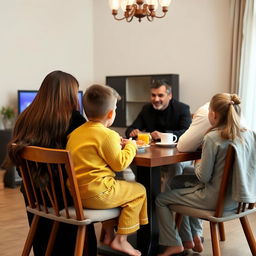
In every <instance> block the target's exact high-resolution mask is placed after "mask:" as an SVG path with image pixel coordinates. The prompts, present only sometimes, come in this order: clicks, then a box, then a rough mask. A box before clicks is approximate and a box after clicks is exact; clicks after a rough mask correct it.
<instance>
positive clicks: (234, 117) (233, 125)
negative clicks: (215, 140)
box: [210, 93, 245, 140]
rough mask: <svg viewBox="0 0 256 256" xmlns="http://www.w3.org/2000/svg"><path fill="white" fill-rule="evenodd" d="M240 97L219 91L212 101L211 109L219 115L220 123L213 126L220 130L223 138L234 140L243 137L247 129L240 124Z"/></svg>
mask: <svg viewBox="0 0 256 256" xmlns="http://www.w3.org/2000/svg"><path fill="white" fill-rule="evenodd" d="M239 104H240V99H239V97H238V96H237V95H236V94H229V93H218V94H216V95H214V96H213V97H212V99H211V102H210V109H211V110H212V111H214V112H216V113H218V115H219V120H218V123H217V124H216V125H215V126H214V127H212V128H211V129H210V130H212V129H214V128H218V129H219V130H220V135H221V137H222V138H223V139H228V140H234V139H235V138H236V137H239V138H241V132H242V131H244V130H245V129H244V128H242V126H241V125H240V112H241V110H240V106H239Z"/></svg>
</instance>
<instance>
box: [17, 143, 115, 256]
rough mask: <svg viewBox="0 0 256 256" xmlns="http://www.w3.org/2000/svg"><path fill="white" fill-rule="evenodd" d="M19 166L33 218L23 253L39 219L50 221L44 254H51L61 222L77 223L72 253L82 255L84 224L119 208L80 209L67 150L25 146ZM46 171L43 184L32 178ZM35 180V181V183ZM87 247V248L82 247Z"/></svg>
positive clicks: (24, 254)
mask: <svg viewBox="0 0 256 256" xmlns="http://www.w3.org/2000/svg"><path fill="white" fill-rule="evenodd" d="M20 158H21V164H20V165H19V166H18V168H19V171H20V173H21V176H22V180H23V183H24V188H25V192H26V196H27V199H28V202H29V205H28V207H27V211H28V212H31V213H33V214H34V218H33V221H32V224H31V227H30V230H29V233H28V236H27V240H26V242H25V245H24V249H23V252H22V256H27V255H29V253H30V251H31V247H32V244H33V239H34V237H35V233H36V232H37V231H38V232H40V230H37V225H38V222H39V220H40V218H47V219H51V220H53V226H52V231H51V234H50V237H49V241H48V245H47V249H46V252H45V255H47V256H48V255H49V256H50V255H51V253H52V249H53V246H54V241H55V238H56V235H57V231H58V227H59V224H60V223H61V222H64V223H68V224H70V225H76V226H77V237H76V245H75V252H74V255H75V256H80V255H82V254H83V250H84V243H85V235H86V225H88V224H90V223H94V222H101V221H105V220H109V219H113V218H116V217H118V216H119V214H120V209H119V208H113V209H107V210H93V209H83V207H82V202H81V197H80V193H79V190H78V184H77V180H76V177H75V174H74V170H73V164H72V160H71V158H70V154H69V152H68V151H66V150H58V149H47V148H41V147H34V146H28V147H25V148H24V149H23V150H22V152H21V153H20ZM39 171H40V172H42V171H43V172H45V174H46V175H45V180H47V182H46V184H45V183H44V182H43V180H38V179H36V177H35V175H34V174H35V173H37V172H39ZM66 177H68V180H69V184H70V190H71V194H72V198H71V197H70V198H71V200H73V205H74V206H69V203H68V200H69V199H68V196H69V192H68V191H67V189H66ZM35 180H37V182H35ZM85 249H86V248H85Z"/></svg>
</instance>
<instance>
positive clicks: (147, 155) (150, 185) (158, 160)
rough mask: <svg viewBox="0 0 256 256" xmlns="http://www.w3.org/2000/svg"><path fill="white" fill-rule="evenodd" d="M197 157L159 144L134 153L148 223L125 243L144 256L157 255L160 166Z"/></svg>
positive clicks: (106, 249) (105, 252)
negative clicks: (145, 199)
mask: <svg viewBox="0 0 256 256" xmlns="http://www.w3.org/2000/svg"><path fill="white" fill-rule="evenodd" d="M200 158H201V151H200V150H198V151H195V152H188V153H184V152H183V153H182V152H179V151H178V150H177V148H176V143H175V144H171V145H159V144H157V143H154V142H153V143H151V144H150V145H149V146H148V147H145V148H143V149H139V150H138V151H137V154H136V156H135V158H134V160H133V162H132V167H136V170H135V172H136V181H137V182H139V183H141V184H143V185H144V186H145V188H146V192H147V207H148V219H149V224H147V225H142V226H140V229H139V230H138V231H137V233H136V234H134V235H131V236H129V237H128V240H129V241H130V242H131V243H132V244H133V246H134V247H135V248H136V249H138V250H140V251H141V253H142V255H143V256H155V255H157V250H158V226H157V219H156V213H155V198H156V196H157V195H158V194H159V193H160V188H161V167H162V166H164V165H170V164H176V163H179V162H185V161H191V160H196V159H200ZM132 169H134V168H132ZM98 251H99V252H100V255H111V256H117V255H125V254H123V253H121V252H118V251H114V250H112V249H110V248H109V247H106V246H100V247H99V248H98Z"/></svg>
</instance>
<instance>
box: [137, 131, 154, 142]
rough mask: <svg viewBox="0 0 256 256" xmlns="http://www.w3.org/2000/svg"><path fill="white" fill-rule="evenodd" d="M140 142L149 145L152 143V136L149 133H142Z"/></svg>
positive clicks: (139, 137) (139, 136) (139, 138)
mask: <svg viewBox="0 0 256 256" xmlns="http://www.w3.org/2000/svg"><path fill="white" fill-rule="evenodd" d="M138 141H144V142H145V144H147V145H148V144H149V143H150V141H151V135H150V133H148V132H142V133H139V134H138Z"/></svg>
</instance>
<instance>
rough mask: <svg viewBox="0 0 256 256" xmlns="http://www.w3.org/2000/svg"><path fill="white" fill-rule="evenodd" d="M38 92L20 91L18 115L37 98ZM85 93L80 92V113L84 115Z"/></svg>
mask: <svg viewBox="0 0 256 256" xmlns="http://www.w3.org/2000/svg"><path fill="white" fill-rule="evenodd" d="M36 94H37V91H36V90H18V114H20V113H21V112H22V111H23V110H24V109H25V108H26V107H28V106H29V105H30V103H31V102H32V101H33V100H34V98H35V97H36ZM82 99H83V91H78V101H79V106H80V113H81V114H83V104H82V102H83V100H82Z"/></svg>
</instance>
